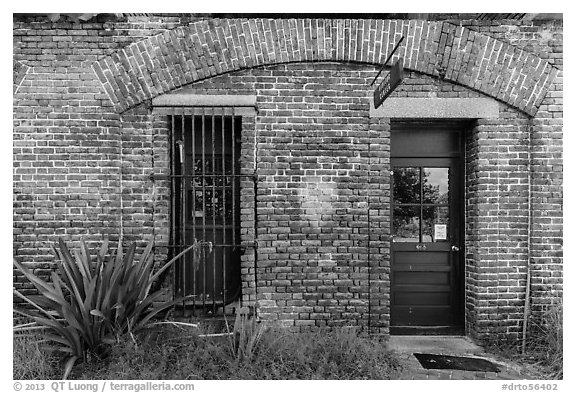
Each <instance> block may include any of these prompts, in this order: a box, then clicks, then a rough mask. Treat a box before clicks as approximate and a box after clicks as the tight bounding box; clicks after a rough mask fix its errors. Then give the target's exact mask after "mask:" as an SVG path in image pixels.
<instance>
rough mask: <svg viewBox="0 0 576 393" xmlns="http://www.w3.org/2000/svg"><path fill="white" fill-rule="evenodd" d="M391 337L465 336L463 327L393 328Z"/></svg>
mask: <svg viewBox="0 0 576 393" xmlns="http://www.w3.org/2000/svg"><path fill="white" fill-rule="evenodd" d="M390 335H391V336H464V327H462V326H391V327H390Z"/></svg>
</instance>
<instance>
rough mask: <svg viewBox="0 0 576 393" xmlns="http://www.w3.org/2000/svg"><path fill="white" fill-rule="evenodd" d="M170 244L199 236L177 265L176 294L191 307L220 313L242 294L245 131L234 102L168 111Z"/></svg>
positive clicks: (178, 245)
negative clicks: (195, 247)
mask: <svg viewBox="0 0 576 393" xmlns="http://www.w3.org/2000/svg"><path fill="white" fill-rule="evenodd" d="M169 127H170V131H171V132H170V135H171V141H170V157H171V195H172V198H171V206H172V212H171V214H172V228H171V232H172V233H171V239H172V241H171V248H172V254H173V255H176V254H178V253H179V252H181V251H183V250H184V249H185V248H186V247H188V246H190V245H192V244H194V243H195V242H200V243H201V244H205V245H207V244H208V243H210V244H211V250H210V248H209V247H207V246H203V247H201V252H200V253H199V254H198V253H196V254H194V253H189V254H187V255H186V256H185V257H184V258H183V259H181V261H180V262H179V263H177V264H176V266H175V274H174V291H175V293H174V296H175V297H176V298H181V297H183V298H185V300H183V302H182V304H181V306H183V307H184V309H185V310H189V311H191V312H192V313H194V314H195V313H196V312H200V313H204V314H206V313H216V311H217V310H218V308H220V307H223V306H225V305H226V304H229V303H231V302H233V301H235V300H237V299H238V298H239V296H240V291H241V280H240V253H241V249H240V170H239V162H240V133H241V129H242V118H241V116H236V115H234V111H233V109H232V108H193V109H192V108H188V110H186V111H181V113H177V112H175V113H174V114H171V115H169Z"/></svg>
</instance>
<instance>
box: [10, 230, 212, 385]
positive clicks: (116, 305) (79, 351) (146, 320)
mask: <svg viewBox="0 0 576 393" xmlns="http://www.w3.org/2000/svg"><path fill="white" fill-rule="evenodd" d="M152 244H153V243H152V242H150V243H149V244H148V246H147V247H146V248H145V249H144V251H143V253H142V255H141V256H140V257H139V258H137V256H136V244H132V245H131V246H130V247H129V248H128V250H127V252H126V254H124V253H123V250H122V246H121V245H120V246H119V247H118V250H117V252H116V251H115V250H113V251H112V252H109V249H108V241H107V240H106V241H104V243H103V245H102V247H101V248H100V249H99V250H97V251H96V252H91V250H90V249H89V248H88V246H87V245H86V243H85V242H84V241H82V242H81V247H80V249H79V250H74V253H72V252H70V250H69V249H68V247H67V246H66V244H65V243H64V242H63V241H62V240H61V239H60V242H59V248H54V252H55V254H56V255H57V257H58V258H57V261H56V265H57V272H52V274H51V276H50V280H49V281H45V280H43V279H41V278H39V277H38V276H36V275H35V274H34V272H33V271H31V270H29V269H28V268H26V267H25V266H24V264H22V263H20V262H18V261H16V260H14V266H15V267H16V269H17V270H18V271H19V272H20V273H22V274H23V275H24V276H25V277H26V278H27V279H28V280H29V281H30V282H31V283H32V284H33V285H34V287H35V288H36V290H37V291H38V293H39V294H38V295H28V296H26V295H24V294H22V293H21V292H19V291H17V290H15V289H14V294H15V295H16V296H17V297H19V298H20V299H22V300H24V301H25V302H26V303H27V305H28V306H29V308H18V309H16V310H15V311H16V312H17V313H19V314H21V315H24V316H26V317H28V318H30V319H31V320H32V321H34V322H33V323H31V324H26V325H20V326H16V327H15V332H30V331H34V332H40V333H41V334H42V336H43V340H42V341H43V342H45V343H48V344H50V345H49V346H47V348H48V349H50V350H52V351H53V352H56V353H59V354H61V355H63V356H64V374H63V378H66V377H67V376H68V374H69V373H70V371H71V370H72V367H73V366H74V364H76V362H78V361H83V362H86V361H88V360H90V359H91V358H97V359H99V358H103V357H105V356H107V355H108V352H109V351H110V349H111V346H112V345H113V344H115V343H119V342H120V340H121V338H122V337H123V336H124V335H126V334H128V335H130V336H133V335H134V334H135V333H137V332H139V331H141V330H142V329H144V328H146V327H148V326H149V325H150V323H152V318H154V317H155V316H157V315H158V313H160V312H162V311H164V310H166V309H168V308H169V307H171V306H172V305H173V304H174V303H175V302H177V301H180V300H181V299H176V300H174V301H171V302H163V303H162V301H163V299H166V298H167V294H166V293H165V290H162V289H160V290H157V291H152V290H151V289H152V285H153V284H154V283H155V282H156V281H157V280H158V278H159V276H160V275H161V274H162V272H164V271H165V270H166V269H167V268H169V267H170V266H171V265H172V264H173V263H174V261H176V260H177V259H178V258H179V257H180V256H181V255H183V254H184V253H185V252H187V251H189V250H191V249H193V248H194V249H195V250H196V252H198V250H199V249H200V248H201V246H200V243H195V244H194V245H193V246H191V247H189V248H188V249H186V250H185V251H183V252H182V253H180V254H179V255H178V256H176V257H175V258H174V259H172V260H171V261H169V262H167V263H166V264H165V265H164V266H162V268H161V269H159V270H158V271H157V272H154V271H153V267H154V258H153V254H152ZM196 260H197V259H196ZM158 304H160V305H158Z"/></svg>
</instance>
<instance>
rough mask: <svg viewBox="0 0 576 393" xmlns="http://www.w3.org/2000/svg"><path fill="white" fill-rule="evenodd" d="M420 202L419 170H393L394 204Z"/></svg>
mask: <svg viewBox="0 0 576 393" xmlns="http://www.w3.org/2000/svg"><path fill="white" fill-rule="evenodd" d="M419 202H420V168H394V203H395V204H399V203H419Z"/></svg>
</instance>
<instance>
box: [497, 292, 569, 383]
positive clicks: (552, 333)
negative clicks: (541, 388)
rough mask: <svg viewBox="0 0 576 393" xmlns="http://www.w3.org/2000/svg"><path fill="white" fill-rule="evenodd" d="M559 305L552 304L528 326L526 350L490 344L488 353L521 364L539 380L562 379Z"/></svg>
mask: <svg viewBox="0 0 576 393" xmlns="http://www.w3.org/2000/svg"><path fill="white" fill-rule="evenodd" d="M562 310H563V306H562V302H560V303H557V304H554V305H552V306H550V307H549V308H548V310H547V311H546V312H545V313H544V314H543V315H542V316H540V317H539V318H534V319H533V320H532V321H531V322H530V324H529V330H528V334H527V340H526V350H525V351H524V353H522V349H521V348H522V343H521V342H516V341H514V342H490V343H488V345H487V350H489V351H490V352H493V353H496V354H498V355H501V356H503V357H505V358H509V359H512V360H514V361H517V362H519V363H522V364H524V365H525V366H526V367H527V368H529V369H530V371H531V372H532V373H535V374H538V376H539V377H540V378H541V379H562V378H563V362H564V353H563V323H562Z"/></svg>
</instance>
